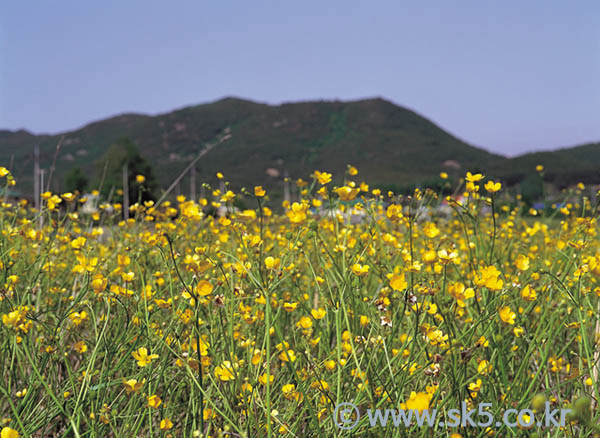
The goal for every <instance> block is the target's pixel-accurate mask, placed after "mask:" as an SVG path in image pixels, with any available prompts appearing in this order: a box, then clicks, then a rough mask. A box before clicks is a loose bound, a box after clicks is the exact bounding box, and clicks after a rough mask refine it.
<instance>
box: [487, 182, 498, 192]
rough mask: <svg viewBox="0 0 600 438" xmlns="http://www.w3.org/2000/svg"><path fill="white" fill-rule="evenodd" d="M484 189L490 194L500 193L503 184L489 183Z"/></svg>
mask: <svg viewBox="0 0 600 438" xmlns="http://www.w3.org/2000/svg"><path fill="white" fill-rule="evenodd" d="M484 187H485V189H486V190H487V191H488V192H490V193H496V192H498V191H500V189H501V188H502V183H499V182H494V181H488V182H486V183H485V185H484Z"/></svg>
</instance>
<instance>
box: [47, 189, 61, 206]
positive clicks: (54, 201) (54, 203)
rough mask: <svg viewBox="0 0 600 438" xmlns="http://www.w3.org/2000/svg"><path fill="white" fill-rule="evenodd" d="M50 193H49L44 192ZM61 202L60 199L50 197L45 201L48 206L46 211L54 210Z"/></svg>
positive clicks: (55, 196) (54, 196) (53, 196)
mask: <svg viewBox="0 0 600 438" xmlns="http://www.w3.org/2000/svg"><path fill="white" fill-rule="evenodd" d="M46 193H48V194H49V193H50V192H46ZM61 202H62V199H61V198H60V197H58V196H57V195H52V196H50V197H48V198H47V199H46V204H47V205H48V209H50V210H55V209H56V206H57V205H58V204H60V203H61Z"/></svg>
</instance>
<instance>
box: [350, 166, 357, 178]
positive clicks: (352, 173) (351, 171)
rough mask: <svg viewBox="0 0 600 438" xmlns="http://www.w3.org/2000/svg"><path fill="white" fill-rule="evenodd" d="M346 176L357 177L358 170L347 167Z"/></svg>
mask: <svg viewBox="0 0 600 438" xmlns="http://www.w3.org/2000/svg"><path fill="white" fill-rule="evenodd" d="M348 175H350V176H356V175H358V169H357V168H356V167H354V166H351V165H348Z"/></svg>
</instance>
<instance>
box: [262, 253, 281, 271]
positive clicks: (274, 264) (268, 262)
mask: <svg viewBox="0 0 600 438" xmlns="http://www.w3.org/2000/svg"><path fill="white" fill-rule="evenodd" d="M279 263H280V260H279V258H275V257H271V256H269V257H266V258H265V266H266V267H267V269H277V268H278V267H279Z"/></svg>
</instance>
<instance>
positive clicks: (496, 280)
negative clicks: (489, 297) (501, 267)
mask: <svg viewBox="0 0 600 438" xmlns="http://www.w3.org/2000/svg"><path fill="white" fill-rule="evenodd" d="M475 284H476V285H477V286H485V287H487V288H488V289H489V290H500V289H502V286H503V284H504V283H503V281H502V280H501V279H500V271H498V269H496V267H495V266H487V267H485V268H481V269H480V271H479V274H478V275H476V276H475Z"/></svg>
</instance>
